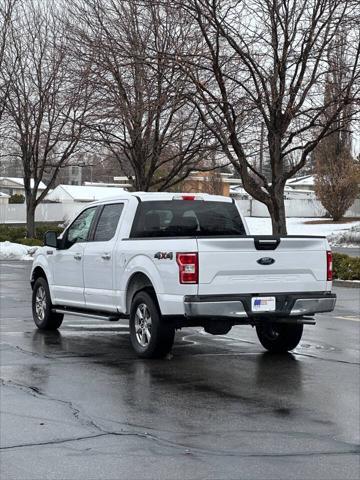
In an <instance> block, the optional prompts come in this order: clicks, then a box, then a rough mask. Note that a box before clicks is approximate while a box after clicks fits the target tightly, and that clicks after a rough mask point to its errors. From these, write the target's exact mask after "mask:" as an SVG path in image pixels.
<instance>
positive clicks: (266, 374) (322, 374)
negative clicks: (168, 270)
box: [0, 262, 360, 480]
mask: <svg viewBox="0 0 360 480" xmlns="http://www.w3.org/2000/svg"><path fill="white" fill-rule="evenodd" d="M29 269H30V265H29V264H28V263H22V262H3V263H0V301H1V307H0V308H1V325H0V328H1V330H0V332H1V351H0V355H1V397H0V403H1V419H0V420H1V423H0V425H1V438H0V439H1V452H0V455H1V458H0V477H1V478H2V479H7V480H12V479H16V480H20V479H24V480H32V479H34V480H35V479H36V480H39V479H46V480H55V479H59V480H60V479H61V480H67V479H69V480H70V479H71V480H78V479H84V480H92V479H107V480H108V479H124V480H128V479H130V480H131V479H136V480H138V479H156V480H158V479H160V480H161V479H184V480H186V479H204V478H206V479H235V478H236V479H237V478H241V479H256V480H258V479H286V480H288V479H299V480H300V479H327V480H331V479H345V478H346V479H358V478H359V466H360V456H359V452H360V450H359V439H360V432H359V425H360V418H359V411H360V405H359V387H360V385H359V378H360V375H359V373H360V367H359V335H360V322H359V310H360V304H359V302H360V298H359V293H358V292H359V291H358V289H345V288H337V289H335V290H336V293H337V294H338V295H339V301H338V306H337V308H336V310H335V312H333V313H332V314H330V315H328V314H326V315H319V316H318V317H317V325H316V326H315V327H312V326H307V327H305V333H304V337H303V340H302V342H301V344H300V346H299V347H298V348H297V349H296V351H295V352H294V353H293V354H289V355H278V356H277V355H270V354H266V353H264V350H263V349H262V347H261V346H260V344H259V343H258V341H257V339H256V336H255V333H254V331H253V329H251V327H234V328H233V329H232V330H231V331H230V333H229V334H228V335H226V336H219V337H214V336H211V335H208V334H204V333H203V332H202V331H201V329H192V330H191V329H187V330H184V331H181V332H178V333H177V341H176V344H175V346H174V349H173V352H172V355H171V356H169V358H168V359H166V360H156V361H154V360H153V361H146V360H140V359H137V358H136V357H135V355H134V353H133V352H132V350H131V348H130V345H129V338H128V331H127V327H126V324H125V323H105V322H99V321H98V320H91V319H81V318H79V317H70V316H69V317H67V318H65V320H64V323H63V326H62V328H61V329H60V330H59V332H40V331H38V330H36V329H35V328H34V325H33V322H32V318H31V308H30V296H31V291H30V287H29V284H28V276H29Z"/></svg>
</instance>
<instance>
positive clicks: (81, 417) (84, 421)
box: [0, 378, 106, 433]
mask: <svg viewBox="0 0 360 480" xmlns="http://www.w3.org/2000/svg"><path fill="white" fill-rule="evenodd" d="M0 382H1V384H2V385H4V386H9V387H13V388H18V389H20V390H22V391H24V392H26V393H29V394H30V395H32V396H33V397H35V398H39V397H40V398H43V399H45V400H48V401H52V402H57V403H60V404H61V405H65V406H66V407H68V408H69V409H70V411H71V413H72V415H73V417H74V418H75V419H76V420H78V421H79V422H80V424H81V425H83V426H86V427H92V428H94V429H95V430H97V431H99V432H100V433H104V430H103V429H102V428H101V427H100V426H99V425H97V424H96V423H95V422H94V421H93V420H92V419H91V418H89V417H87V416H86V415H85V414H83V413H82V412H81V410H80V409H79V408H77V407H75V406H74V404H73V402H71V401H69V400H62V399H60V398H55V397H52V396H50V395H47V394H45V393H44V392H42V391H41V390H40V389H39V388H37V387H33V386H31V385H25V384H21V383H15V382H13V381H11V380H9V381H5V380H4V379H2V378H1V379H0ZM105 433H106V432H105Z"/></svg>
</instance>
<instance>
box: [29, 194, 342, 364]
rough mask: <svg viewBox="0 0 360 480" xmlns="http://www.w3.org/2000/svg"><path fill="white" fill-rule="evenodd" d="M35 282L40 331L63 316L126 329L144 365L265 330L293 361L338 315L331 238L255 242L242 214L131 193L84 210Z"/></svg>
mask: <svg viewBox="0 0 360 480" xmlns="http://www.w3.org/2000/svg"><path fill="white" fill-rule="evenodd" d="M44 244H45V246H44V247H42V248H40V249H38V251H37V253H36V256H35V259H34V262H33V267H32V272H31V286H32V289H33V296H32V309H33V317H34V321H35V324H36V326H37V327H38V328H40V329H47V330H53V329H57V328H59V327H60V325H61V323H62V321H63V317H64V314H71V315H81V316H88V317H96V318H102V319H108V320H118V319H120V318H128V319H129V324H130V339H131V343H132V346H133V348H134V350H135V352H136V353H137V355H138V356H140V357H143V358H155V357H162V356H165V355H166V354H167V353H168V352H169V351H170V349H171V348H172V345H173V341H174V333H175V330H176V329H180V328H182V327H191V326H202V327H203V328H204V329H205V331H206V332H208V333H211V334H214V335H223V334H226V333H227V332H228V331H229V330H230V329H231V327H232V326H233V325H239V324H241V325H244V324H247V325H252V326H254V327H256V331H257V335H258V338H259V340H260V342H261V344H262V345H263V346H264V347H265V348H266V349H267V350H269V351H272V352H286V351H289V350H292V349H294V348H295V347H296V346H297V345H298V343H299V342H300V339H301V336H302V332H303V325H304V324H314V323H315V321H314V319H313V316H314V314H316V313H319V312H330V311H332V310H333V309H334V306H335V301H336V296H335V295H334V294H333V293H331V286H332V283H331V281H332V255H331V251H330V249H329V245H328V243H327V241H326V238H325V237H313V236H312V237H309V236H291V235H289V236H267V235H255V236H254V235H250V234H249V231H248V228H247V225H246V223H245V220H244V218H243V217H242V215H241V213H240V211H239V209H238V208H237V205H236V203H235V202H234V201H233V200H232V199H230V198H226V197H221V196H215V195H207V194H174V193H124V194H121V196H119V197H118V198H115V199H106V200H103V201H98V202H94V203H91V204H87V205H86V207H84V208H83V210H82V211H81V212H80V213H79V214H78V215H77V216H76V218H74V219H73V221H72V222H71V223H70V224H69V225H68V227H67V228H66V229H65V230H64V232H63V233H62V235H60V237H59V238H57V235H56V233H55V232H51V231H49V232H47V233H46V234H45V239H44Z"/></svg>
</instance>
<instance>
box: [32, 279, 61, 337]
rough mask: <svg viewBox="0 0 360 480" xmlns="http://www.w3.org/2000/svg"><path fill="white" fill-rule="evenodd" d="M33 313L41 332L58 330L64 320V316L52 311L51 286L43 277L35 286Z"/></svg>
mask: <svg viewBox="0 0 360 480" xmlns="http://www.w3.org/2000/svg"><path fill="white" fill-rule="evenodd" d="M32 312H33V318H34V322H35V325H36V326H37V327H38V328H39V329H40V330H56V329H57V328H59V327H60V325H61V324H62V321H63V318H64V315H63V314H61V313H55V312H53V311H52V303H51V297H50V291H49V286H48V283H47V281H46V280H45V278H43V277H40V278H38V279H37V280H36V282H35V284H34V288H33V294H32Z"/></svg>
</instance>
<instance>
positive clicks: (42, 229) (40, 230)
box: [36, 223, 64, 240]
mask: <svg viewBox="0 0 360 480" xmlns="http://www.w3.org/2000/svg"><path fill="white" fill-rule="evenodd" d="M48 230H53V231H54V232H56V233H57V234H58V235H60V233H61V232H62V231H63V230H64V229H63V228H61V227H58V226H57V225H53V224H51V223H43V224H41V225H37V226H36V238H38V239H39V240H43V239H44V234H45V233H46V232H47V231H48Z"/></svg>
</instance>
